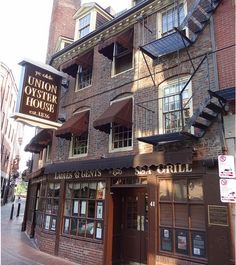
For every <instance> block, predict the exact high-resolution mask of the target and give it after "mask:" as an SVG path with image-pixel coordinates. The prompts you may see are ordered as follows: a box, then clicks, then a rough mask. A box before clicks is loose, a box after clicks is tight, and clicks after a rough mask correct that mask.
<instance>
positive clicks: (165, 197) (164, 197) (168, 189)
mask: <svg viewBox="0 0 236 265" xmlns="http://www.w3.org/2000/svg"><path fill="white" fill-rule="evenodd" d="M160 200H161V201H170V200H172V181H171V180H160Z"/></svg>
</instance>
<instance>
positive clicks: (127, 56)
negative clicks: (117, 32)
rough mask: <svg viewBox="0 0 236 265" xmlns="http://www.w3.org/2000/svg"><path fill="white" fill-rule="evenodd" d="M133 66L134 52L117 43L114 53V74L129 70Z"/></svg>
mask: <svg viewBox="0 0 236 265" xmlns="http://www.w3.org/2000/svg"><path fill="white" fill-rule="evenodd" d="M132 66H133V51H132V50H130V49H129V48H126V47H124V46H122V45H121V44H119V43H118V42H116V43H115V44H114V53H113V74H114V75H116V74H119V73H122V72H124V71H127V70H129V69H130V68H132Z"/></svg>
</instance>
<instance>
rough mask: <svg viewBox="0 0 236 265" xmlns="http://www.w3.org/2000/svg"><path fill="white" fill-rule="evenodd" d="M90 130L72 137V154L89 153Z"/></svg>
mask: <svg viewBox="0 0 236 265" xmlns="http://www.w3.org/2000/svg"><path fill="white" fill-rule="evenodd" d="M87 152H88V132H86V133H83V134H81V135H80V136H73V137H72V156H76V155H83V154H87Z"/></svg>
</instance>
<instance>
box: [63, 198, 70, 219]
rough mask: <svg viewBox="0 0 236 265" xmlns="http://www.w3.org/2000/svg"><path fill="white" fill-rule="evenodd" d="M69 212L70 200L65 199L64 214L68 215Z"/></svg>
mask: <svg viewBox="0 0 236 265" xmlns="http://www.w3.org/2000/svg"><path fill="white" fill-rule="evenodd" d="M70 214H71V201H70V200H66V201H65V205H64V215H66V216H70Z"/></svg>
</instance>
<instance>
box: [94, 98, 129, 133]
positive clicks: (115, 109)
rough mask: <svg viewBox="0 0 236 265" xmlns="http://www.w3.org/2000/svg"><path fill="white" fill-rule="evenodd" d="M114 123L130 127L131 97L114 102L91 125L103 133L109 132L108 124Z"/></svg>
mask: <svg viewBox="0 0 236 265" xmlns="http://www.w3.org/2000/svg"><path fill="white" fill-rule="evenodd" d="M111 123H116V124H120V125H122V126H124V127H127V128H131V127H132V99H131V98H129V99H125V100H121V101H117V102H114V103H113V104H112V105H111V106H110V107H109V108H108V109H107V110H106V111H105V112H104V113H103V114H102V115H101V116H100V117H99V118H98V119H97V120H95V121H94V122H93V127H94V128H95V129H97V130H100V131H103V132H105V133H110V124H111Z"/></svg>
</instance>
